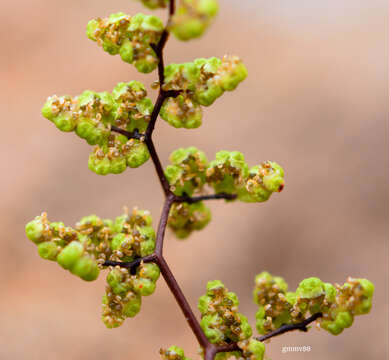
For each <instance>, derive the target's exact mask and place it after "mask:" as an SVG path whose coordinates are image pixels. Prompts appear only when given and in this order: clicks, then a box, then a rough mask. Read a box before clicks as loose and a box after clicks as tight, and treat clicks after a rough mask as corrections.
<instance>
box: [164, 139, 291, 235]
mask: <svg viewBox="0 0 389 360" xmlns="http://www.w3.org/2000/svg"><path fill="white" fill-rule="evenodd" d="M170 162H171V165H168V166H167V167H166V169H165V176H166V178H167V180H168V182H169V184H170V190H171V191H172V192H173V193H174V194H175V195H178V196H185V195H186V196H193V195H194V194H198V193H201V192H202V191H203V188H204V185H206V184H207V185H209V186H211V187H213V189H214V190H215V192H216V193H228V194H236V195H237V198H238V199H239V200H241V201H246V202H262V201H266V200H268V199H269V197H270V195H271V194H272V193H273V192H274V191H281V190H282V188H283V186H284V179H283V175H284V172H283V170H282V168H281V167H280V166H279V165H277V164H276V163H274V162H271V161H266V162H263V163H261V164H260V165H258V166H254V167H252V168H251V169H250V170H249V168H248V165H247V164H246V162H245V159H244V156H243V154H242V153H240V152H238V151H232V152H230V151H219V152H218V153H217V154H216V159H215V160H213V161H211V162H210V163H209V162H208V159H207V157H206V155H205V154H204V152H202V151H200V150H198V149H197V148H195V147H193V146H192V147H189V148H180V149H177V150H175V151H174V152H172V153H171V155H170ZM210 220H211V212H210V210H209V209H208V207H206V206H205V205H204V204H203V202H197V203H193V204H188V203H176V204H173V206H172V208H171V210H170V214H169V220H168V225H169V227H170V228H171V229H172V230H173V231H174V233H175V234H176V236H177V237H178V238H180V239H184V238H186V237H188V236H189V235H190V233H191V232H192V231H194V230H201V229H203V228H204V227H205V226H206V225H207V224H208V223H209V221H210Z"/></svg>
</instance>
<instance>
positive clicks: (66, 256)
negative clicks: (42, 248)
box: [57, 241, 84, 270]
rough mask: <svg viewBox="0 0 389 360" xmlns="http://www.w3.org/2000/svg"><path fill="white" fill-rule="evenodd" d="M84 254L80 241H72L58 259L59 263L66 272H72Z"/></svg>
mask: <svg viewBox="0 0 389 360" xmlns="http://www.w3.org/2000/svg"><path fill="white" fill-rule="evenodd" d="M83 254H84V246H83V245H82V244H81V243H80V242H79V241H72V242H71V243H70V244H69V245H67V246H66V247H65V248H64V249H63V250H62V251H61V253H60V254H59V255H58V257H57V262H58V264H59V265H61V266H62V267H63V268H64V269H66V270H71V269H73V267H74V266H75V265H76V263H77V262H78V261H79V260H80V259H81V258H82V256H83Z"/></svg>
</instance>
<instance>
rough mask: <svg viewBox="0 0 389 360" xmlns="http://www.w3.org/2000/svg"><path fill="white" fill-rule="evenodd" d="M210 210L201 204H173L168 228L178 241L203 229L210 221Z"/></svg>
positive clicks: (200, 202)
mask: <svg viewBox="0 0 389 360" xmlns="http://www.w3.org/2000/svg"><path fill="white" fill-rule="evenodd" d="M211 217H212V216H211V210H210V209H209V208H208V207H207V206H206V205H205V204H204V203H203V202H202V201H199V202H196V203H193V204H188V203H178V204H173V206H172V208H171V210H170V213H169V219H168V225H169V228H170V229H171V230H172V231H173V232H174V234H175V235H176V236H177V238H179V239H185V238H187V237H188V236H189V235H190V234H191V233H192V232H193V231H195V230H202V229H204V228H205V227H206V226H207V225H208V223H209V222H210V221H211Z"/></svg>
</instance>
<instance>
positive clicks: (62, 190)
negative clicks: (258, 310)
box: [0, 0, 389, 360]
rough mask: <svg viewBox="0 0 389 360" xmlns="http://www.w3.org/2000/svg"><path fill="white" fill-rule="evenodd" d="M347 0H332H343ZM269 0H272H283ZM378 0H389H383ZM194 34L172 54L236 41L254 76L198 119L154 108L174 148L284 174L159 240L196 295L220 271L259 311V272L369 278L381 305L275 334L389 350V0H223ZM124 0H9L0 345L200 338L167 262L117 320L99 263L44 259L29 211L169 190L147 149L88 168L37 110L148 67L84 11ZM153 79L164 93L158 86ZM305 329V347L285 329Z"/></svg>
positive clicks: (151, 348) (1, 94)
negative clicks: (110, 319)
mask: <svg viewBox="0 0 389 360" xmlns="http://www.w3.org/2000/svg"><path fill="white" fill-rule="evenodd" d="M339 3H340V4H339ZM273 4H274V6H273ZM385 4H386V5H385ZM221 5H222V6H221V12H220V16H219V17H218V19H217V21H216V23H215V24H214V25H213V26H212V28H211V29H210V30H209V31H208V33H207V36H206V37H205V38H203V39H202V40H201V41H192V42H190V43H185V44H182V43H179V42H178V41H176V40H175V39H171V41H170V42H169V44H168V46H167V58H168V61H175V62H180V61H190V60H192V59H193V58H194V57H208V56H213V55H215V56H222V55H223V54H224V53H230V54H238V55H240V56H241V57H242V58H243V59H244V61H245V63H246V64H247V66H248V69H249V78H248V79H247V80H246V81H245V82H244V83H243V84H241V86H240V87H239V89H238V90H237V91H235V92H234V93H228V94H225V95H224V96H223V98H222V99H220V100H218V101H217V102H216V103H215V105H214V106H213V107H212V108H208V109H206V111H205V118H204V124H203V126H202V127H201V128H200V129H198V130H191V131H186V130H176V129H174V128H171V127H169V126H168V125H167V124H166V123H164V122H159V123H158V126H157V129H156V133H155V139H156V145H157V148H158V151H159V153H160V155H161V158H162V159H163V162H164V163H165V164H166V159H167V158H168V155H169V153H170V152H171V151H172V150H173V149H175V148H177V147H179V146H188V145H196V146H198V147H199V148H201V149H203V150H205V151H206V152H207V154H208V156H209V158H213V156H214V153H215V152H216V151H218V150H220V149H227V150H235V149H236V150H240V151H242V152H243V153H244V154H245V155H246V158H247V161H248V162H249V163H250V164H252V165H253V164H255V163H256V162H258V161H260V160H265V159H272V160H275V161H277V162H279V163H280V164H282V165H283V166H284V168H285V171H286V181H287V186H286V188H285V190H284V192H283V193H282V194H280V195H278V194H277V195H275V196H274V197H273V198H272V199H271V201H269V202H268V203H265V204H240V203H234V204H228V205H224V204H223V203H221V202H219V203H215V202H214V203H212V204H211V207H212V209H213V221H212V223H211V224H210V225H209V226H208V227H207V229H206V230H204V231H202V232H201V233H198V234H195V235H193V236H192V237H191V238H190V239H189V240H188V241H187V242H178V241H176V240H175V239H174V237H173V236H172V235H171V234H169V235H168V237H167V240H166V254H167V255H166V256H167V259H168V261H169V263H170V264H171V268H172V270H173V271H174V273H175V274H176V276H177V279H178V281H179V283H180V284H181V285H182V288H183V290H184V292H185V294H186V295H187V297H188V299H189V300H190V303H191V304H192V305H193V306H195V304H196V299H197V298H198V296H200V295H201V294H202V293H203V292H204V287H205V284H206V281H208V280H211V279H220V280H222V281H224V282H225V284H226V285H227V286H228V287H229V288H230V289H231V290H233V291H236V292H237V294H238V296H239V297H240V300H241V307H240V308H241V311H242V312H243V313H245V314H246V315H248V316H249V318H250V319H252V321H251V322H252V324H254V314H255V306H254V305H253V304H252V303H251V289H252V285H253V277H254V275H255V274H256V273H258V272H260V271H262V270H265V269H266V270H269V271H271V272H273V273H275V274H278V275H281V276H284V277H285V279H286V280H287V281H288V282H289V284H290V287H291V289H292V290H294V289H295V287H296V285H297V284H298V282H299V281H300V280H301V279H302V278H304V277H308V276H313V275H315V276H319V277H320V278H322V279H323V280H325V281H331V282H342V283H343V281H344V280H345V279H346V277H347V276H349V275H353V276H356V277H360V276H363V277H367V278H369V279H371V280H372V281H373V282H374V283H375V284H376V294H375V299H374V307H373V310H372V312H371V314H370V315H369V316H362V317H358V318H356V320H355V323H354V326H353V327H352V328H350V329H347V330H346V331H345V332H344V333H343V334H342V335H340V336H338V337H334V336H332V335H329V334H328V333H326V332H324V331H320V332H319V331H316V330H312V331H311V332H310V333H308V334H297V333H296V334H288V335H284V336H283V337H281V338H278V339H274V340H273V341H272V343H271V344H270V345H269V346H268V347H267V349H268V350H267V354H268V356H269V357H271V358H272V359H319V360H321V359H339V360H340V359H384V358H386V357H388V356H389V348H388V346H389V345H388V344H389V336H388V333H387V331H386V326H387V325H386V324H387V322H388V320H389V318H388V315H389V311H388V305H387V298H388V296H389V291H388V288H389V287H388V284H387V278H388V271H387V265H388V260H389V257H388V253H389V252H388V250H389V246H388V236H387V234H388V210H389V209H388V205H387V204H388V201H389V190H388V186H387V184H388V175H389V170H388V160H387V143H388V141H387V138H388V130H389V127H388V125H387V124H388V121H387V117H388V113H389V103H388V90H389V50H388V49H389V48H388V31H389V22H388V20H389V6H388V5H387V2H386V1H368V2H366V1H363V2H362V1H361V2H360V1H340V2H338V1H329V0H315V1H297V2H295V1H291V0H290V1H274V2H265V1H258V2H254V1H253V0H240V1H233V0H230V1H221ZM139 9H141V7H140V6H139V4H136V3H134V2H131V1H127V0H115V1H96V0H95V1H92V0H84V1H76V0H67V1H53V0H52V1H48V0H35V1H31V0H30V1H28V0H19V1H1V4H0V17H1V21H0V34H1V35H0V36H1V42H0V43H1V50H0V65H1V67H0V69H1V70H0V71H1V78H0V81H1V84H2V86H1V88H0V106H1V115H2V119H1V121H2V137H1V143H0V148H1V164H2V176H1V180H0V184H1V219H2V220H1V222H0V223H1V233H2V236H1V247H0V249H1V250H0V294H1V296H0V319H1V320H0V359H6V360H8V359H13V360H16V359H17V360H19V359H23V360H24V359H28V360H30V359H31V360H35V359H40V360H44V359H58V360H62V359H67V360H68V359H74V360H78V359H96V360H98V359H115V360H121V359H123V360H124V359H141V360H143V359H157V358H158V355H157V351H158V349H159V347H161V346H169V345H171V344H177V345H180V346H182V347H184V348H185V350H186V352H187V354H188V355H189V356H195V353H196V349H197V344H196V342H195V340H194V337H193V336H192V334H191V333H190V330H189V329H188V326H187V325H186V323H185V320H184V319H183V316H182V315H181V313H180V311H179V309H178V308H177V306H176V304H175V303H174V300H173V298H172V296H171V294H170V293H169V292H168V290H167V287H166V285H165V284H164V282H163V281H162V280H160V281H159V283H158V289H157V291H156V293H155V294H154V295H153V296H152V297H150V298H146V299H144V300H145V301H144V303H143V309H142V312H141V313H140V315H138V316H137V317H136V318H135V319H131V320H127V321H126V323H125V324H124V325H123V326H122V327H121V328H119V329H116V330H107V329H106V328H105V327H104V325H103V324H102V322H101V321H100V306H101V305H100V300H101V295H102V293H103V291H104V281H105V280H104V275H103V276H101V279H99V280H98V281H97V282H95V283H91V284H90V283H84V282H82V281H81V280H79V279H78V278H76V277H74V276H71V275H70V274H69V273H67V272H65V271H63V270H62V269H61V268H60V267H59V266H57V265H56V264H54V263H50V262H45V261H42V260H41V259H40V258H39V257H38V255H37V252H36V248H35V246H34V245H33V244H32V243H31V242H29V241H28V240H27V239H26V237H25V235H24V224H25V223H26V222H27V221H29V220H30V219H32V218H33V217H34V216H35V215H38V214H39V213H40V212H41V211H43V210H45V211H47V212H48V213H49V216H50V218H51V219H52V220H63V221H64V222H65V223H67V224H73V223H75V222H76V221H77V219H79V218H80V217H82V216H83V215H87V214H90V213H95V212H96V213H97V214H98V215H100V216H102V217H114V216H116V215H119V214H120V213H121V209H122V206H123V205H127V206H129V207H132V206H135V205H138V206H140V207H141V208H146V209H150V210H151V211H152V213H153V214H154V219H155V220H156V221H157V219H158V216H159V211H160V208H161V201H162V194H161V191H160V188H159V184H158V182H157V179H156V178H155V174H154V172H153V167H152V164H151V162H149V163H148V164H147V165H144V166H143V167H142V168H140V169H138V170H127V171H126V172H125V173H124V174H122V175H121V176H112V175H111V176H107V177H99V176H97V175H95V174H94V173H92V172H91V171H89V170H88V167H87V158H88V153H89V146H88V145H87V144H86V143H84V142H83V141H80V139H79V138H77V137H76V136H72V135H68V134H64V133H60V132H59V131H58V130H57V129H56V128H55V127H54V126H53V125H52V124H50V123H49V122H48V121H47V120H45V119H43V118H42V116H41V115H40V108H41V106H42V104H43V102H44V101H45V99H46V97H47V96H48V95H51V94H54V93H56V94H58V95H61V94H66V93H69V94H73V95H76V94H79V93H81V92H82V91H83V90H84V89H94V90H96V91H103V90H111V89H112V88H113V87H114V85H115V84H116V83H117V82H119V81H129V80H132V79H138V80H141V81H145V82H146V84H150V83H151V81H152V80H154V78H155V74H154V76H148V77H147V76H143V75H140V74H138V73H136V71H135V70H134V68H133V67H132V66H128V65H126V64H124V63H122V62H121V61H120V59H119V58H118V57H111V56H108V55H107V54H106V53H104V52H102V50H101V49H99V48H97V46H96V45H95V44H94V43H93V42H91V41H89V40H88V39H87V38H86V36H84V32H85V25H86V23H87V21H88V20H89V19H90V18H93V17H95V16H105V15H107V14H109V13H110V12H113V11H119V10H122V11H125V12H128V13H134V12H136V11H138V10H139ZM153 96H154V94H153ZM297 345H305V346H311V347H312V350H311V352H309V353H288V354H283V353H282V352H281V349H282V346H297ZM385 355H386V356H385Z"/></svg>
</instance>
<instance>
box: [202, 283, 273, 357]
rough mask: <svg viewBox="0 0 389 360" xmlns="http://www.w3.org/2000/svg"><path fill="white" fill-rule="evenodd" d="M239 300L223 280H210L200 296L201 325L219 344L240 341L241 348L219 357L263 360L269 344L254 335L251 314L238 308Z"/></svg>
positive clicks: (220, 354)
mask: <svg viewBox="0 0 389 360" xmlns="http://www.w3.org/2000/svg"><path fill="white" fill-rule="evenodd" d="M238 305H239V300H238V297H237V296H236V294H235V293H233V292H230V291H228V289H226V288H225V286H224V285H223V283H222V282H221V281H219V280H214V281H209V282H208V284H207V292H206V294H205V295H203V296H201V297H200V298H199V302H198V309H199V310H200V313H201V322H200V325H201V327H202V329H203V331H204V333H205V335H206V337H207V338H208V340H209V341H210V342H212V343H214V344H217V345H225V344H228V343H231V342H236V343H237V344H238V346H239V348H240V349H241V350H242V351H241V352H232V353H219V354H218V355H217V357H216V359H217V360H224V359H229V358H230V357H231V356H235V357H236V358H237V359H238V358H239V359H242V358H243V359H245V360H262V359H263V355H264V352H265V346H264V344H262V343H261V342H260V341H257V340H255V339H252V338H251V335H252V330H251V326H250V325H249V323H248V321H247V318H246V317H245V316H244V315H242V314H241V313H239V312H238Z"/></svg>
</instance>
